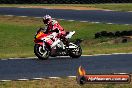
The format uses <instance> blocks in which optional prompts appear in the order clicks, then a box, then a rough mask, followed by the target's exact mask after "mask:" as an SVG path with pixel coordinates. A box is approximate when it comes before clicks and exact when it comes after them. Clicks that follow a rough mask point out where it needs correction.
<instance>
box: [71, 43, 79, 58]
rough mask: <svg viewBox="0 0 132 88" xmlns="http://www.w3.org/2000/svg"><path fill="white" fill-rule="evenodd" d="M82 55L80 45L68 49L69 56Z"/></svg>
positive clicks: (77, 56) (76, 56)
mask: <svg viewBox="0 0 132 88" xmlns="http://www.w3.org/2000/svg"><path fill="white" fill-rule="evenodd" d="M81 55H82V49H81V46H80V45H78V47H77V48H76V49H72V50H70V53H69V56H70V57H72V58H79V57H80V56H81Z"/></svg>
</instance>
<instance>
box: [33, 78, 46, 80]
mask: <svg viewBox="0 0 132 88" xmlns="http://www.w3.org/2000/svg"><path fill="white" fill-rule="evenodd" d="M32 79H33V80H41V79H44V78H32Z"/></svg>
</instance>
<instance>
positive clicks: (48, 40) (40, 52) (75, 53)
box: [34, 30, 82, 60]
mask: <svg viewBox="0 0 132 88" xmlns="http://www.w3.org/2000/svg"><path fill="white" fill-rule="evenodd" d="M57 34H58V33H56V32H53V33H51V34H50V33H49V34H47V33H44V32H42V31H40V30H38V31H37V33H36V34H35V36H34V38H35V39H34V43H35V45H34V53H35V55H36V56H37V57H38V59H40V60H47V59H48V58H49V56H51V57H56V56H70V57H72V58H79V57H80V56H81V55H82V49H81V46H80V43H81V42H82V40H80V39H77V40H76V41H75V42H74V43H73V42H69V45H68V46H67V45H66V44H65V43H64V41H62V39H60V38H57V37H56V36H57ZM66 34H67V35H66V36H65V38H66V39H67V40H69V39H70V38H71V37H72V36H73V35H74V34H75V31H72V32H67V33H66Z"/></svg>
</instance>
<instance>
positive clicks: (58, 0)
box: [0, 0, 132, 4]
mask: <svg viewBox="0 0 132 88" xmlns="http://www.w3.org/2000/svg"><path fill="white" fill-rule="evenodd" d="M25 3H26V4H92V3H93V4H94V3H132V0H0V4H25Z"/></svg>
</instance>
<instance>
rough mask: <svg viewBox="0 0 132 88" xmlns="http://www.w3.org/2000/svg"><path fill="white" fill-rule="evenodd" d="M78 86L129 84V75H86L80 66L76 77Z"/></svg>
mask: <svg viewBox="0 0 132 88" xmlns="http://www.w3.org/2000/svg"><path fill="white" fill-rule="evenodd" d="M76 79H77V82H78V83H79V84H85V83H101V84H102V83H130V81H131V77H130V75H129V74H121V73H116V74H86V71H85V70H84V69H83V68H82V66H80V67H79V68H78V70H77V76H76Z"/></svg>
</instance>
